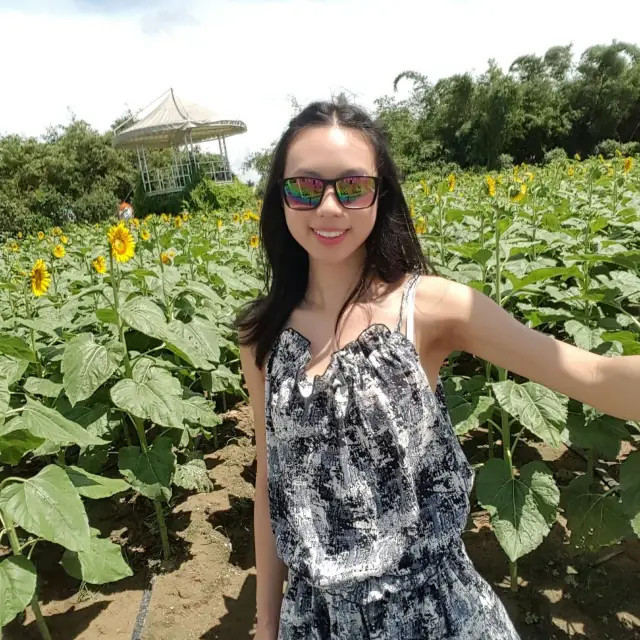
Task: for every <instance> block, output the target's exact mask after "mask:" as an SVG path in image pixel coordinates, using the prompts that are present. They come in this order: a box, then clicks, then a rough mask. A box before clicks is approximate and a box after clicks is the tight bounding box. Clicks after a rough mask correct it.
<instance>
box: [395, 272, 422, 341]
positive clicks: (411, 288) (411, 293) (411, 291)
mask: <svg viewBox="0 0 640 640" xmlns="http://www.w3.org/2000/svg"><path fill="white" fill-rule="evenodd" d="M419 278H420V275H419V274H417V273H416V274H413V275H412V276H411V277H410V278H409V280H408V281H407V284H405V286H404V291H403V292H402V302H401V303H400V314H399V315H398V326H397V327H396V331H400V332H401V331H402V322H403V320H404V318H405V315H406V317H407V331H406V336H407V338H409V340H410V341H411V342H413V310H414V306H415V297H416V294H415V291H416V284H417V283H418V279H419Z"/></svg>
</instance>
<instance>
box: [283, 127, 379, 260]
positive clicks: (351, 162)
mask: <svg viewBox="0 0 640 640" xmlns="http://www.w3.org/2000/svg"><path fill="white" fill-rule="evenodd" d="M377 175H378V172H377V170H376V162H375V154H374V151H373V147H372V146H371V144H370V143H369V141H368V140H367V138H366V137H365V136H364V135H363V134H362V133H360V132H359V131H354V130H352V129H343V128H340V127H310V128H308V129H305V130H304V131H301V132H300V133H299V134H298V135H297V136H296V137H295V138H294V140H293V142H292V143H291V145H290V146H289V151H288V154H287V160H286V164H285V169H284V177H285V178H291V177H296V178H298V177H309V178H325V179H332V178H340V177H344V176H377ZM377 209H378V205H377V199H376V200H375V202H374V203H373V204H372V205H371V206H369V207H367V208H366V209H347V208H345V207H343V206H342V205H341V204H340V202H339V201H338V199H337V197H336V193H335V190H334V187H333V186H331V185H329V186H327V188H326V190H325V192H324V197H323V198H322V201H321V202H320V204H319V206H318V207H317V209H312V210H306V211H304V210H299V209H292V208H290V207H289V206H288V205H287V203H286V202H285V203H284V212H285V217H286V220H287V226H288V227H289V231H290V232H291V235H292V236H293V237H294V238H295V240H296V241H297V242H298V243H299V244H300V245H301V246H302V247H303V248H304V249H305V250H306V251H307V253H308V254H309V258H310V259H311V260H316V261H322V262H332V263H337V262H341V261H343V260H345V259H346V258H348V257H350V256H351V255H352V254H354V253H355V252H356V251H358V250H359V249H360V248H361V247H363V245H364V242H365V240H366V239H367V237H368V236H369V234H370V233H371V230H372V229H373V226H374V224H375V221H376V215H377Z"/></svg>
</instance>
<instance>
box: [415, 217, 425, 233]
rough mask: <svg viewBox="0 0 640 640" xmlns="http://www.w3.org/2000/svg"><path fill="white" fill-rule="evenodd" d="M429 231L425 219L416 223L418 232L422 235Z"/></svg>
mask: <svg viewBox="0 0 640 640" xmlns="http://www.w3.org/2000/svg"><path fill="white" fill-rule="evenodd" d="M426 231H427V225H426V224H425V223H424V220H418V222H417V223H416V233H417V234H419V235H421V234H423V233H426Z"/></svg>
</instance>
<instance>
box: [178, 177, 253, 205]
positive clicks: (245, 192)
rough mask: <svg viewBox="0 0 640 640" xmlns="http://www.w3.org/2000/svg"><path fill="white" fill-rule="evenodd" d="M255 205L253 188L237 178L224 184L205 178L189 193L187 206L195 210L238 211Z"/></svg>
mask: <svg viewBox="0 0 640 640" xmlns="http://www.w3.org/2000/svg"><path fill="white" fill-rule="evenodd" d="M255 206H256V198H255V195H254V192H253V189H252V188H251V187H249V186H248V185H246V184H244V183H242V182H240V181H239V180H238V179H235V180H234V181H233V182H232V183H231V184H225V183H219V182H214V181H213V180H211V179H209V178H205V179H204V180H202V181H201V182H200V183H199V184H198V185H196V186H195V187H194V189H193V190H192V191H191V193H190V195H189V208H190V209H193V210H196V211H210V212H218V213H219V212H223V211H224V212H227V213H240V212H243V211H246V210H247V209H253V208H255Z"/></svg>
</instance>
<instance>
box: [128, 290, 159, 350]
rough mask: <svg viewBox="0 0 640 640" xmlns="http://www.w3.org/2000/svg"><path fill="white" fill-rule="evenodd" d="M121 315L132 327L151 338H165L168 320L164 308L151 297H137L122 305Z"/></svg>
mask: <svg viewBox="0 0 640 640" xmlns="http://www.w3.org/2000/svg"><path fill="white" fill-rule="evenodd" d="M120 315H121V317H122V319H123V320H124V322H125V323H126V324H128V325H129V326H130V327H131V328H132V329H135V330H136V331H139V332H140V333H144V334H145V335H147V336H149V337H150V338H157V339H158V340H164V338H165V334H166V328H167V321H166V318H165V316H164V313H163V311H162V309H161V308H160V307H159V306H158V305H157V304H155V302H153V301H152V300H149V298H143V297H137V298H131V299H130V300H127V302H126V303H125V304H124V305H122V309H121V310H120Z"/></svg>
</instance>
